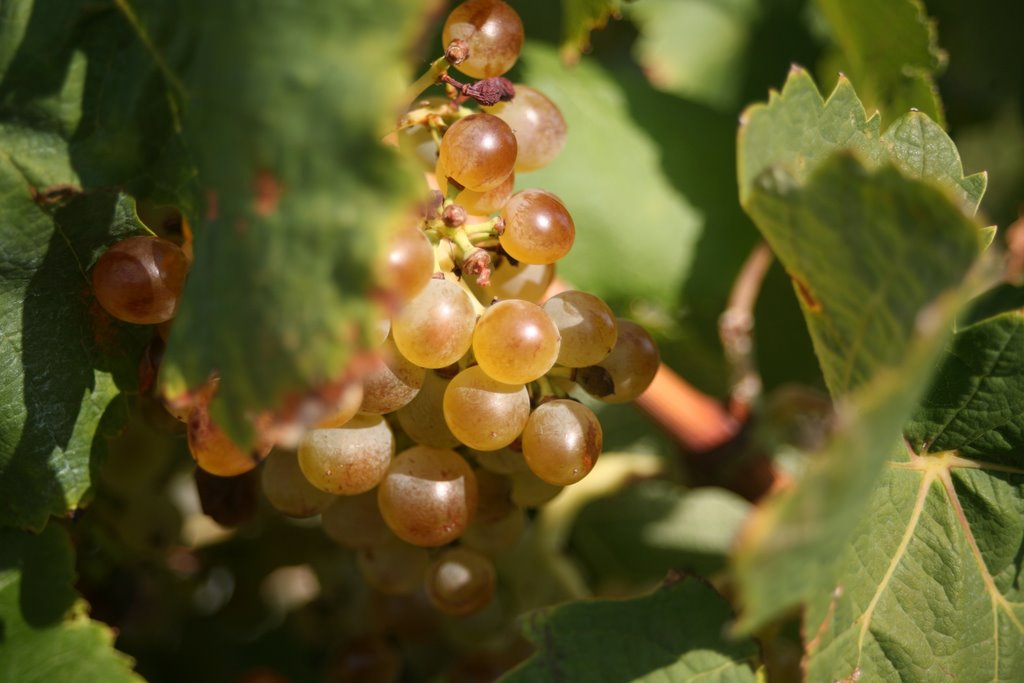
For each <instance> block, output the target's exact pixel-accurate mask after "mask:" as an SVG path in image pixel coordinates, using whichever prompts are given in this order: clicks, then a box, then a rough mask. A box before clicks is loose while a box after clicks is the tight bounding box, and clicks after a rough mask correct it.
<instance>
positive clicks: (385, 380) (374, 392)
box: [359, 339, 426, 415]
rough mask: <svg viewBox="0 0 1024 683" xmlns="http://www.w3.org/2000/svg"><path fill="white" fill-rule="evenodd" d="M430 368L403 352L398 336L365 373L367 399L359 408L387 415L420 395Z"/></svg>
mask: <svg viewBox="0 0 1024 683" xmlns="http://www.w3.org/2000/svg"><path fill="white" fill-rule="evenodd" d="M425 372H426V371H425V370H424V369H423V368H421V367H420V366H419V365H416V364H414V363H411V362H409V360H407V359H406V357H405V356H403V355H402V354H401V352H399V350H398V347H397V346H396V345H395V341H394V339H388V340H387V341H386V342H385V343H384V346H383V347H382V348H381V349H380V350H379V351H378V359H377V361H376V365H375V367H374V368H373V370H371V371H370V372H369V373H367V374H366V376H364V377H363V402H362V404H360V406H359V412H362V413H374V414H377V415H383V414H384V413H390V412H392V411H395V410H398V409H399V408H401V407H402V406H404V405H405V404H407V403H408V402H409V401H411V400H413V399H414V398H416V394H417V393H419V390H420V387H422V386H423V376H424V373H425Z"/></svg>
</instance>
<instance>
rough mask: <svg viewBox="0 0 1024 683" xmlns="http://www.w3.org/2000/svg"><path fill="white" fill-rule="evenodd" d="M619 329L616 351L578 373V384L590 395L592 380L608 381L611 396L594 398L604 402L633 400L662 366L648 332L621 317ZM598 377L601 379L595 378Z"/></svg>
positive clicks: (613, 350) (656, 348)
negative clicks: (600, 375) (609, 382)
mask: <svg viewBox="0 0 1024 683" xmlns="http://www.w3.org/2000/svg"><path fill="white" fill-rule="evenodd" d="M618 328H619V335H618V339H617V340H616V342H615V348H613V349H612V352H611V353H609V354H608V357H607V358H605V359H604V360H602V361H601V362H600V363H597V364H596V365H593V366H590V367H587V368H582V369H581V370H580V371H579V372H578V373H577V374H578V378H577V381H579V382H580V384H581V386H583V388H584V389H587V390H588V391H590V392H591V393H595V392H594V391H592V389H591V388H590V387H592V386H593V385H594V383H595V382H594V380H599V381H600V380H603V379H610V380H611V384H612V387H613V391H612V392H611V393H606V394H605V395H599V394H601V393H604V392H597V398H599V399H601V400H602V401H604V402H605V403H625V402H627V401H632V400H633V399H635V398H636V397H637V396H639V395H640V394H642V393H643V392H644V389H646V388H647V387H648V386H649V385H650V383H651V381H652V380H653V379H654V375H655V374H657V372H658V365H659V364H660V363H661V356H660V355H659V353H658V346H657V344H655V343H654V339H652V338H651V335H650V334H648V332H647V330H645V329H644V328H642V327H641V326H639V325H637V324H636V323H634V322H632V321H630V320H624V319H622V318H619V319H618ZM599 374H603V375H604V377H597V376H596V375H599ZM588 385H589V386H588Z"/></svg>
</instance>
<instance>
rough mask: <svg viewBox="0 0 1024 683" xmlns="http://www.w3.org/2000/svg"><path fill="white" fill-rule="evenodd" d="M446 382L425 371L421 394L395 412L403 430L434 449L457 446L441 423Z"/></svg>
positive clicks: (442, 378)
mask: <svg viewBox="0 0 1024 683" xmlns="http://www.w3.org/2000/svg"><path fill="white" fill-rule="evenodd" d="M449 382H450V380H448V379H445V378H444V377H441V376H440V375H438V374H437V373H436V372H434V371H433V370H430V371H427V374H426V378H425V379H424V380H423V387H422V388H421V389H420V393H418V394H416V398H414V399H413V400H412V401H410V402H409V404H408V405H406V406H403V407H402V408H401V409H400V410H399V411H398V412H397V413H395V416H396V417H397V418H398V424H399V425H401V427H402V430H403V431H404V432H405V433H406V435H408V437H409V438H410V439H412V440H413V441H415V442H416V443H420V444H423V445H424V446H433V447H435V448H454V447H455V446H458V445H459V440H458V439H457V438H456V437H455V435H454V434H452V431H451V430H450V429H448V423H446V422H445V421H444V409H443V407H442V404H443V402H444V392H445V390H446V389H447V388H448V383H449Z"/></svg>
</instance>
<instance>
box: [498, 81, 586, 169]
mask: <svg viewBox="0 0 1024 683" xmlns="http://www.w3.org/2000/svg"><path fill="white" fill-rule="evenodd" d="M515 89H516V96H515V97H514V98H512V100H511V101H510V102H499V103H498V104H496V105H494V106H493V107H484V111H486V112H488V113H490V114H494V115H495V116H497V117H498V118H500V119H501V120H502V121H504V122H505V123H507V124H508V125H509V127H511V128H512V130H513V132H515V136H516V144H517V145H518V149H519V153H518V154H517V155H516V166H515V168H516V170H517V171H521V172H523V173H526V172H527V171H535V170H537V169H538V168H543V167H544V166H547V165H548V164H549V163H551V161H552V160H553V159H554V158H555V157H556V156H558V153H559V152H561V151H562V147H563V146H564V145H565V137H566V126H565V119H564V118H562V112H560V111H558V107H557V106H555V103H554V102H552V101H551V100H549V99H548V98H547V97H545V96H544V94H543V93H541V92H539V91H537V90H534V89H533V88H530V87H528V86H525V85H518V84H517V85H516V86H515Z"/></svg>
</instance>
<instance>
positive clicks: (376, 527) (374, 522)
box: [320, 491, 394, 548]
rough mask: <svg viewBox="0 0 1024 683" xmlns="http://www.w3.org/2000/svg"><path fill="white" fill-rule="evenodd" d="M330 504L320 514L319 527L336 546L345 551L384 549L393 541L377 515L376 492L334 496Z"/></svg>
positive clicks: (378, 509) (389, 532)
mask: <svg viewBox="0 0 1024 683" xmlns="http://www.w3.org/2000/svg"><path fill="white" fill-rule="evenodd" d="M333 500H334V502H333V503H331V504H330V505H329V506H328V507H327V508H326V509H325V510H324V511H323V512H322V513H321V514H320V525H321V526H322V527H323V530H324V533H325V534H327V537H328V538H330V539H331V540H332V541H334V542H335V543H337V544H339V545H342V546H345V547H346V548H365V547H369V546H375V545H383V544H384V543H386V542H387V541H388V540H389V539H392V538H394V534H392V533H391V530H390V529H388V525H387V524H385V523H384V518H383V517H381V515H380V508H379V507H378V506H377V492H376V491H367V492H365V493H359V494H357V495H354V496H334V498H333Z"/></svg>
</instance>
